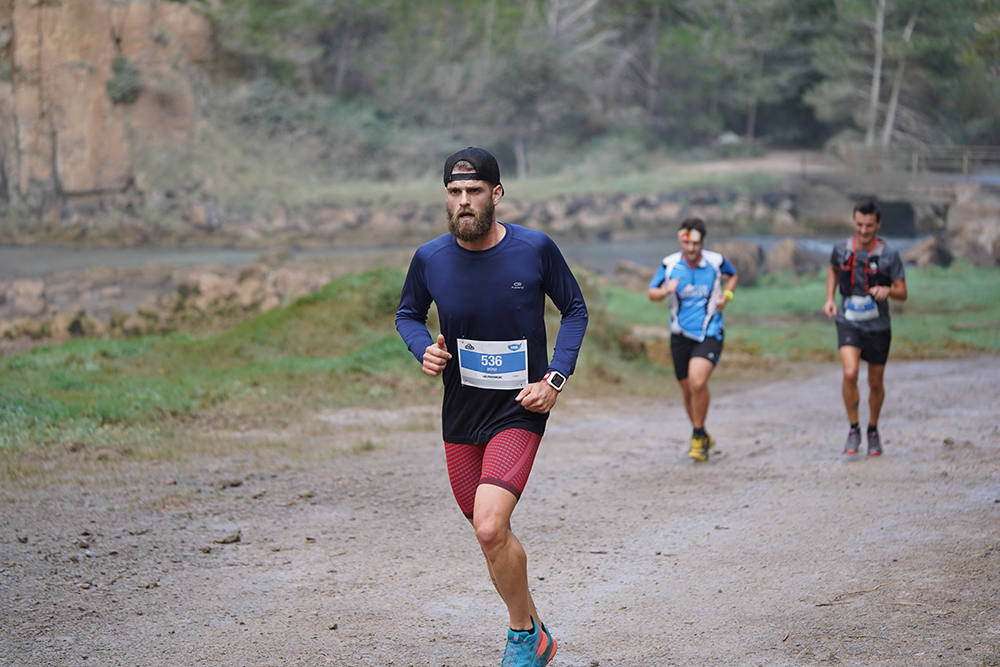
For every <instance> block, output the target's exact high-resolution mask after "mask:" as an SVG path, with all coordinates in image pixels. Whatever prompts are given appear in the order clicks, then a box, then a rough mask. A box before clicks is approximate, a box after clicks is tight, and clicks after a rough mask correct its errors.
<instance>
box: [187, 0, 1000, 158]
mask: <svg viewBox="0 0 1000 667" xmlns="http://www.w3.org/2000/svg"><path fill="white" fill-rule="evenodd" d="M201 6H202V7H203V8H204V11H205V12H206V13H208V14H209V15H210V16H211V17H212V18H213V20H214V22H215V24H216V26H217V28H218V32H219V38H220V43H221V45H222V47H223V51H224V55H225V57H224V58H223V59H222V62H224V63H225V73H226V75H227V76H229V77H231V78H235V79H236V81H249V82H251V84H252V85H250V86H245V85H244V86H237V87H234V88H233V90H234V91H236V92H234V93H233V94H232V95H231V96H230V97H228V98H226V99H216V100H215V108H216V109H217V111H218V112H219V117H220V118H226V119H231V118H237V119H239V122H240V123H242V124H243V125H244V127H245V128H246V129H247V130H249V131H253V132H257V133H259V136H258V141H269V140H276V139H277V140H280V142H283V143H286V144H288V143H290V144H291V145H295V146H297V147H298V148H299V149H301V151H302V152H303V153H304V154H305V155H306V156H307V157H306V158H305V159H307V160H308V161H309V164H310V166H311V167H312V168H316V169H321V170H324V171H325V172H326V173H329V174H331V175H340V176H343V175H345V174H353V175H363V176H379V177H389V178H400V177H412V176H415V175H424V174H425V173H426V172H427V171H428V168H429V167H428V165H435V166H436V164H437V160H429V159H428V156H429V155H439V156H441V155H444V154H446V153H447V152H450V150H453V149H454V147H455V146H456V145H465V144H467V143H475V144H479V145H485V146H488V147H490V148H491V149H493V150H494V152H496V153H497V155H498V157H500V159H501V163H503V164H504V165H507V166H508V168H509V169H511V170H512V171H514V173H516V174H517V175H518V176H527V175H530V174H541V173H548V172H552V171H558V170H560V169H562V168H565V167H566V166H568V164H578V163H580V162H581V161H585V158H586V156H591V155H593V156H600V160H601V161H602V163H603V164H611V163H614V164H634V163H636V162H641V161H642V160H643V159H644V156H647V155H649V154H650V153H652V152H662V151H665V150H674V149H677V148H691V147H711V146H716V144H715V143H714V142H715V141H716V140H717V139H718V138H719V137H720V136H721V135H723V134H724V133H727V132H729V133H735V134H736V135H739V136H740V137H742V139H743V142H744V143H743V146H744V150H747V146H749V145H752V144H753V143H754V142H756V141H759V140H764V141H767V142H770V143H781V144H784V145H800V146H811V147H817V146H820V145H822V144H823V143H824V142H826V141H827V140H830V139H837V140H838V141H839V140H845V141H852V140H858V141H865V142H867V143H870V144H873V145H874V144H878V143H881V144H883V145H897V144H903V145H911V144H920V143H935V144H936V143H961V144H964V143H980V144H998V143H1000V120H998V119H1000V79H998V77H997V60H996V57H995V54H996V43H997V40H998V34H1000V0H969V1H966V2H959V3H942V2H935V1H934V0H740V1H737V0H627V1H625V2H610V1H608V0H582V1H579V2H570V1H569V0H516V1H514V2H500V1H499V0H463V2H454V1H453V0H437V1H434V2H419V3H414V2H405V1H403V0H365V1H362V0H337V1H335V2H334V1H332V0H291V1H277V0H220V1H219V2H213V3H209V2H202V3H201ZM567 156H572V157H571V159H567Z"/></svg>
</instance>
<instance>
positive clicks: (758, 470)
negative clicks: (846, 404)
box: [0, 357, 1000, 666]
mask: <svg viewBox="0 0 1000 667" xmlns="http://www.w3.org/2000/svg"><path fill="white" fill-rule="evenodd" d="M998 378H1000V358H997V357H978V358H973V359H965V360H949V361H919V362H890V365H889V368H888V371H887V383H888V392H889V394H888V399H887V404H886V408H885V410H884V414H883V420H882V432H883V440H884V445H885V455H884V456H883V457H882V458H880V459H864V460H856V461H845V460H843V459H842V458H841V456H840V454H839V451H840V446H841V444H842V438H843V436H844V418H843V414H842V407H841V405H840V395H839V392H840V377H839V369H837V368H836V367H834V366H833V365H824V366H806V365H798V366H792V365H790V366H787V367H782V368H777V369H772V370H771V371H769V375H768V377H767V378H764V377H760V378H741V377H737V375H736V373H735V371H731V370H727V369H726V368H725V363H723V366H722V367H721V368H720V372H719V373H718V374H717V377H716V380H715V382H714V384H713V390H714V399H713V400H714V402H713V405H712V411H711V414H710V421H709V426H710V428H711V430H712V432H713V435H714V436H715V437H716V438H717V440H718V443H719V444H718V452H717V453H715V454H714V455H713V458H712V460H711V461H709V462H708V463H707V464H704V465H693V464H692V463H691V462H690V461H689V460H687V459H686V458H685V456H684V452H685V446H684V445H685V436H686V435H687V432H688V427H687V424H686V421H685V418H684V415H683V412H682V410H681V407H680V403H679V398H678V396H677V393H676V391H674V390H673V388H668V389H666V390H665V392H664V395H662V396H656V397H650V398H643V399H626V398H607V399H604V400H591V399H586V400H584V399H580V398H574V397H573V393H572V390H570V391H568V392H567V393H566V395H565V396H564V397H563V399H562V400H561V404H560V405H559V406H557V411H556V414H555V415H554V416H553V419H552V420H551V422H550V428H549V431H548V433H547V435H546V437H545V440H544V441H543V445H542V450H541V452H540V454H539V457H538V459H537V460H536V462H535V468H534V471H533V473H532V478H531V480H530V481H529V484H528V489H527V491H526V493H525V495H524V497H523V499H522V502H521V506H520V507H519V508H518V510H517V512H516V513H515V517H514V518H515V526H514V527H515V531H516V532H517V533H518V535H519V536H520V537H521V539H522V541H523V542H524V544H525V547H526V549H527V551H528V554H529V575H530V583H531V585H532V588H533V591H534V596H535V599H536V602H537V603H538V606H539V609H540V611H541V613H542V614H543V617H544V619H545V620H546V622H547V623H548V625H549V626H550V627H551V628H552V630H553V632H554V633H555V636H556V637H557V640H558V641H559V653H558V655H557V657H556V659H555V661H554V662H553V664H554V665H581V666H592V665H602V666H607V665H629V666H635V665H692V664H699V665H715V664H718V665H721V664H726V665H730V664H774V665H815V664H852V665H854V664H857V665H861V664H863V665H903V664H905V665H977V666H978V665H998V664H1000V625H998V624H997V620H996V619H997V618H1000V567H998V560H997V559H998V558H1000V426H998V421H997V418H996V406H997V405H1000V382H998ZM862 412H863V413H864V409H863V410H862ZM437 413H438V407H437V406H436V405H427V406H425V407H418V408H412V409H407V410H393V409H391V408H389V407H387V408H386V409H385V410H365V411H358V410H347V411H331V412H327V413H321V414H316V415H314V416H313V417H312V418H311V419H309V420H306V421H303V422H301V423H295V424H289V425H286V426H284V427H281V428H275V429H273V430H255V431H250V430H247V431H243V432H217V431H212V430H211V427H210V426H208V425H202V426H196V427H193V428H192V430H191V431H190V432H188V433H186V434H185V436H184V437H185V439H186V440H192V439H193V440H200V441H203V442H204V443H206V445H207V449H206V451H208V452H210V451H218V452H221V453H217V454H214V455H213V454H210V453H206V454H204V455H199V456H197V457H195V458H184V459H182V460H168V461H161V462H135V461H122V460H118V461H114V460H108V461H101V460H100V459H101V457H100V455H99V454H96V453H89V452H87V451H86V450H85V449H84V450H81V451H76V452H66V453H63V454H60V455H58V456H55V458H53V459H52V460H51V461H50V464H51V465H52V466H53V468H52V471H51V472H49V473H48V474H47V476H46V477H45V478H44V479H28V480H24V479H22V480H20V481H18V482H16V483H15V482H10V481H8V482H5V483H4V486H3V489H2V491H0V503H2V506H3V511H2V514H0V597H2V599H3V600H4V603H3V605H0V622H2V624H3V627H4V632H3V633H2V635H0V662H2V663H3V664H10V665H36V664H53V665H70V664H72V665H79V664H113V665H126V664H128V665H132V664H195V663H200V662H204V663H213V664H227V665H247V664H303V665H313V664H330V665H495V664H496V663H497V662H498V661H499V658H500V652H501V651H502V648H503V631H504V625H505V622H506V618H505V614H504V613H503V608H502V605H501V603H500V601H499V599H498V598H497V597H496V594H495V593H494V592H493V590H492V588H491V586H490V583H489V580H488V578H487V576H486V573H485V568H484V566H483V564H482V562H481V555H480V554H479V550H478V547H477V546H476V544H475V541H474V538H473V536H472V534H471V532H470V530H469V528H468V526H467V524H466V523H465V521H464V519H463V518H462V517H461V515H460V514H459V512H458V510H457V509H456V508H455V506H454V502H453V500H452V499H451V497H450V492H449V489H448V485H447V478H446V474H445V470H444V462H443V454H442V451H441V446H440V442H439V432H438V425H437ZM862 416H863V417H864V416H865V415H864V414H863V415H862ZM212 443H215V448H214V450H213V448H212V447H211V445H212ZM219 443H228V444H226V445H225V446H220V444H219ZM233 443H237V446H235V447H234V446H233ZM176 444H177V443H170V442H165V443H163V446H164V448H170V447H174V446H176ZM234 452H235V453H234Z"/></svg>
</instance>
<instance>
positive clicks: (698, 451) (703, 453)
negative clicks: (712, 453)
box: [688, 434, 715, 463]
mask: <svg viewBox="0 0 1000 667" xmlns="http://www.w3.org/2000/svg"><path fill="white" fill-rule="evenodd" d="M714 444H715V441H714V440H712V436H710V435H708V434H705V435H692V436H691V451H689V452H688V458H692V459H694V460H695V461H697V462H699V463H704V462H705V461H707V460H708V450H709V448H710V447H711V446H712V445H714Z"/></svg>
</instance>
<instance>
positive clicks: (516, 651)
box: [500, 619, 556, 667]
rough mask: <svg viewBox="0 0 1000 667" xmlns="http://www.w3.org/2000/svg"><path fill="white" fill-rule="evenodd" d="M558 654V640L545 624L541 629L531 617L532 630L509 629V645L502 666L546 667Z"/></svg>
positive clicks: (504, 653) (505, 650)
mask: <svg viewBox="0 0 1000 667" xmlns="http://www.w3.org/2000/svg"><path fill="white" fill-rule="evenodd" d="M555 654H556V641H555V640H554V639H552V634H551V633H550V632H549V629H548V628H546V627H545V624H544V623H542V624H541V629H539V627H538V625H535V619H531V632H530V633H525V632H516V631H514V630H511V629H509V628H508V629H507V647H506V648H505V649H504V652H503V662H501V663H500V667H545V665H547V664H549V661H550V660H552V657H553V656H554V655H555Z"/></svg>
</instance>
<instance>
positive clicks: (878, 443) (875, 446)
mask: <svg viewBox="0 0 1000 667" xmlns="http://www.w3.org/2000/svg"><path fill="white" fill-rule="evenodd" d="M868 456H882V440H881V439H880V438H879V437H878V431H868Z"/></svg>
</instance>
